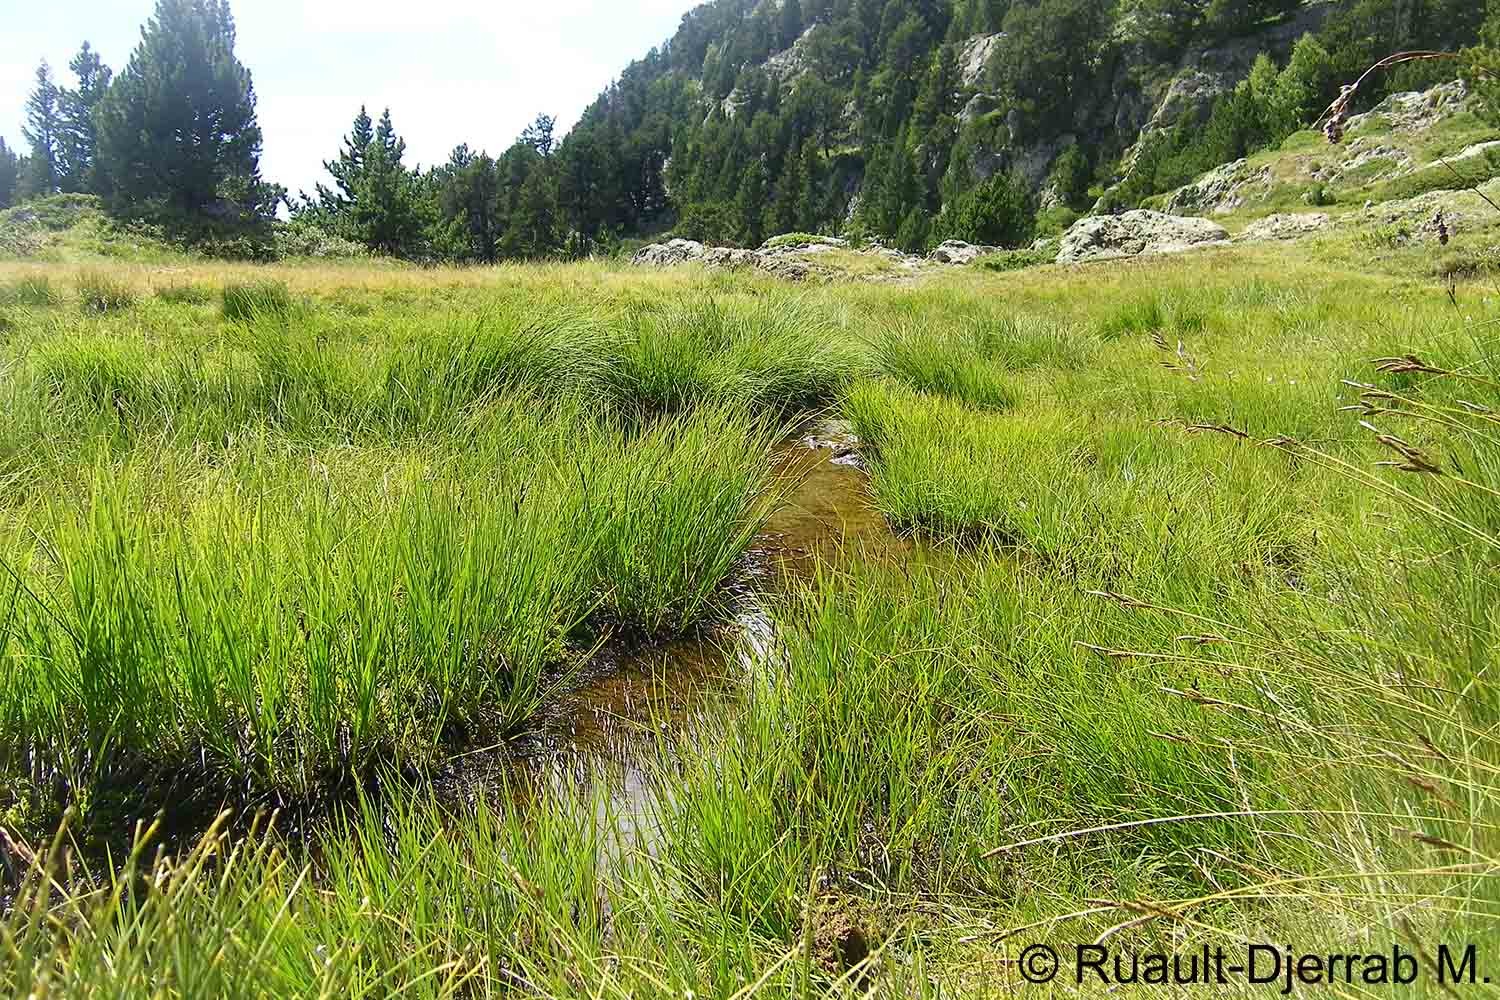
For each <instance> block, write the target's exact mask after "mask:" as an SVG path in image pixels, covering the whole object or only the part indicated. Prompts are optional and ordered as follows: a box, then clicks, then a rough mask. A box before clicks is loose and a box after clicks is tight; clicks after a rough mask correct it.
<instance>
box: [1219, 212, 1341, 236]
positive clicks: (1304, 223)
mask: <svg viewBox="0 0 1500 1000" xmlns="http://www.w3.org/2000/svg"><path fill="white" fill-rule="evenodd" d="M1332 223H1333V220H1332V219H1330V218H1329V217H1328V214H1327V213H1326V212H1294V213H1289V214H1286V215H1268V216H1266V217H1265V218H1264V219H1257V220H1256V221H1254V222H1252V223H1250V225H1248V226H1246V227H1245V231H1244V232H1242V233H1240V235H1239V239H1240V240H1242V241H1246V242H1256V241H1262V240H1295V239H1298V238H1299V237H1302V236H1309V235H1311V234H1313V233H1317V232H1322V231H1323V230H1324V229H1327V228H1328V227H1329V226H1330V225H1332Z"/></svg>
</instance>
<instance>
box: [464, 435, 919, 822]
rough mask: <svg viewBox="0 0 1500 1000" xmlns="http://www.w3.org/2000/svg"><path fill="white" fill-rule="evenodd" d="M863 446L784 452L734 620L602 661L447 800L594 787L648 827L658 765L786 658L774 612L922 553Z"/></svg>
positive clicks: (606, 655) (736, 592)
mask: <svg viewBox="0 0 1500 1000" xmlns="http://www.w3.org/2000/svg"><path fill="white" fill-rule="evenodd" d="M858 445H859V442H858V440H857V439H856V438H855V437H854V435H853V432H852V429H851V428H850V427H849V425H848V424H847V423H846V422H845V421H842V420H838V419H834V418H827V417H825V418H819V419H816V420H813V421H811V422H809V423H807V424H805V425H803V426H802V427H801V428H800V430H799V431H798V432H797V433H795V434H793V435H791V436H790V437H789V438H788V440H787V441H785V442H784V443H783V444H782V445H780V446H779V447H778V448H777V449H776V452H775V454H774V456H773V469H772V471H773V474H774V475H775V477H776V479H777V481H778V487H779V490H780V492H781V494H782V496H783V501H782V503H781V504H780V505H779V506H778V508H777V509H776V510H775V512H774V513H773V514H772V515H771V516H770V518H769V519H768V521H767V523H766V525H765V527H764V529H763V530H762V531H761V532H760V533H759V534H758V535H757V536H756V539H755V541H754V543H753V545H752V546H751V548H750V550H749V551H748V552H747V554H746V556H745V558H744V559H743V560H742V563H741V565H740V567H739V569H738V571H737V573H736V575H735V577H734V579H733V580H732V581H731V582H730V585H729V587H728V589H727V593H726V599H727V604H728V606H729V609H730V611H731V613H730V614H729V615H728V617H727V620H726V621H725V622H724V623H722V624H721V625H719V626H718V627H717V628H714V629H710V630H706V631H704V632H703V633H701V634H695V635H691V636H688V637H684V638H679V639H674V640H671V641H669V642H658V643H652V644H649V645H646V646H644V647H641V648H606V649H605V650H603V651H601V653H600V654H599V655H597V656H595V657H594V658H593V659H592V660H591V661H590V663H589V664H588V665H587V666H586V667H585V668H584V669H583V671H582V672H581V673H580V674H579V675H577V676H576V677H574V678H573V680H572V682H571V683H570V685H569V686H568V688H567V689H566V690H564V691H562V692H560V693H559V695H558V696H557V697H555V698H554V699H552V701H551V702H550V703H549V705H548V707H547V708H545V709H544V710H543V711H542V712H541V713H540V715H539V716H538V718H537V720H536V722H535V724H534V725H533V726H532V727H531V728H530V729H529V730H528V731H527V732H525V733H523V734H521V735H520V736H519V737H517V738H515V739H512V740H510V741H508V743H507V745H506V746H505V747H503V748H501V747H496V748H481V749H479V750H473V751H469V752H468V753H464V754H460V755H458V756H456V757H455V758H454V759H453V760H452V761H451V762H450V764H449V766H448V767H447V768H445V770H444V774H443V777H442V778H441V779H440V781H439V785H440V787H441V788H442V789H443V791H444V795H445V797H457V798H459V799H470V798H473V797H475V796H479V795H484V794H487V793H489V792H492V791H493V790H494V789H495V788H496V787H499V786H505V787H507V788H508V789H509V790H510V792H511V794H512V798H513V801H516V802H518V803H520V804H521V805H523V806H524V803H525V802H526V801H528V800H532V799H534V798H536V797H540V796H546V795H548V794H553V793H555V792H557V791H558V790H559V789H560V788H562V787H563V786H564V785H565V784H566V783H576V784H578V785H582V786H591V785H592V786H593V787H594V791H595V795H596V801H597V802H598V803H599V806H600V808H601V810H607V811H608V813H609V817H608V819H609V821H610V823H611V824H612V825H613V826H614V827H615V828H616V830H617V832H618V833H621V834H629V833H630V832H632V831H636V830H638V829H639V827H640V822H641V820H642V818H643V817H645V816H647V815H648V814H649V812H650V810H651V807H652V804H653V794H654V793H653V785H654V783H653V782H652V780H651V777H650V770H651V768H652V767H654V766H658V765H659V764H661V763H662V762H663V761H668V760H670V759H671V758H672V756H673V755H675V754H676V753H677V752H678V751H679V750H680V749H681V748H682V746H683V743H684V741H688V740H693V739H696V738H699V737H700V736H702V735H703V734H708V733H712V732H713V731H714V730H715V728H716V727H718V726H721V725H722V724H723V721H724V720H725V719H726V718H727V717H728V716H729V714H730V713H731V712H732V710H733V706H734V704H735V701H736V698H737V696H738V694H739V693H740V692H741V691H742V689H743V682H744V681H745V680H746V679H747V678H748V677H749V676H750V675H751V674H752V673H753V672H754V671H756V670H758V669H761V668H763V667H764V666H765V665H766V664H767V663H768V662H770V661H771V660H772V659H773V657H774V655H775V649H776V647H777V641H776V635H775V626H774V624H773V621H772V618H771V615H770V614H769V612H768V605H769V604H770V603H771V602H773V601H775V600H776V599H777V597H778V596H779V595H781V594H784V593H786V592H787V590H788V589H789V588H791V587H795V586H799V585H802V584H806V583H809V582H811V581H812V580H813V579H814V577H815V575H816V574H817V572H818V570H819V567H820V566H821V567H835V566H837V565H838V563H839V561H840V560H842V559H845V558H870V557H877V558H878V557H889V556H892V555H898V556H899V555H905V554H907V553H908V552H909V551H910V549H911V548H912V546H913V545H915V544H916V543H914V542H912V541H910V540H908V539H905V538H901V537H898V536H897V535H895V534H893V533H892V532H891V530H890V528H889V526H888V524H887V522H886V520H885V518H884V517H883V516H882V515H881V514H880V512H879V511H878V510H877V509H876V508H875V506H874V503H873V502H872V499H871V497H870V493H869V481H868V476H867V474H866V473H865V471H864V468H863V463H862V461H861V458H860V455H859V451H858ZM601 783H602V785H603V787H602V788H601V787H599V785H600V784H601Z"/></svg>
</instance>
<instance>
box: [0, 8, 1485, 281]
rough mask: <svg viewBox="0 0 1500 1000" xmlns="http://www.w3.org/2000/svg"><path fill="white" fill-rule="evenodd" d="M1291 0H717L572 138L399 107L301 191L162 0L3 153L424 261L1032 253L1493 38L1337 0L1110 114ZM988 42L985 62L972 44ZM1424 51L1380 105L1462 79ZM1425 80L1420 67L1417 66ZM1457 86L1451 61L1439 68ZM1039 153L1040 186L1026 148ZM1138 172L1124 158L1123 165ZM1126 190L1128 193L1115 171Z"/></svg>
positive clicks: (210, 47) (236, 87)
mask: <svg viewBox="0 0 1500 1000" xmlns="http://www.w3.org/2000/svg"><path fill="white" fill-rule="evenodd" d="M1300 7H1301V3H1300V2H1299V0H713V2H709V3H705V4H703V5H701V6H699V7H698V8H696V9H694V10H693V11H691V12H689V13H688V14H687V15H686V16H685V17H684V18H683V21H682V25H681V27H680V28H679V30H678V31H677V33H676V34H675V35H674V36H673V37H672V38H671V39H670V40H669V41H668V42H667V43H665V44H664V45H662V46H661V47H659V48H657V49H654V50H652V51H651V52H650V53H649V54H648V55H647V56H646V57H645V58H643V59H642V60H639V61H637V62H635V63H632V64H631V65H630V66H629V67H627V68H626V69H625V70H624V72H623V73H622V74H621V76H620V78H619V79H618V80H617V81H616V82H615V83H614V84H612V85H611V86H610V87H609V88H608V89H607V90H606V91H605V92H604V93H603V94H602V95H601V96H600V97H599V98H598V100H597V101H596V102H595V103H594V104H593V105H592V106H591V107H589V108H588V109H587V110H586V111H585V113H584V114H583V116H582V118H581V119H580V121H579V123H578V124H577V125H576V126H575V127H574V128H573V129H572V130H571V131H570V132H569V133H568V134H567V135H566V136H563V137H559V136H557V135H556V134H555V121H554V119H552V118H550V117H547V116H539V117H538V118H537V119H536V121H535V122H534V123H533V124H532V125H531V126H530V127H529V128H527V129H526V131H525V132H524V133H523V134H522V135H521V136H519V137H518V138H517V140H516V141H515V142H514V143H513V144H512V145H511V146H510V147H509V148H507V149H505V150H504V151H502V152H500V153H499V154H498V155H494V156H492V155H490V153H489V152H487V151H484V150H476V149H474V148H472V147H470V146H468V145H459V146H457V147H456V148H455V149H454V150H453V152H452V154H451V155H450V157H449V158H448V160H447V162H445V163H442V164H438V165H435V166H431V167H428V168H426V169H420V168H417V167H414V166H412V165H409V164H408V163H407V162H406V144H405V142H404V141H403V140H402V138H401V136H400V134H399V133H398V131H397V126H396V123H395V122H393V121H392V118H391V115H390V112H389V110H386V111H385V112H384V113H383V114H381V115H380V117H379V119H378V120H376V119H374V118H372V116H371V114H370V113H369V111H368V110H367V109H364V108H361V109H359V111H358V113H357V114H356V115H355V116H354V118H353V121H352V123H351V126H350V129H349V131H348V133H347V134H346V135H345V136H343V137H342V141H341V142H337V140H335V141H334V142H331V143H330V146H334V145H335V144H336V145H337V149H336V151H332V150H331V151H332V152H333V156H332V158H331V159H330V160H329V161H327V163H326V164H325V166H326V169H327V173H328V175H329V178H330V179H329V181H328V182H327V183H325V184H321V185H319V186H317V188H316V189H315V190H314V191H313V192H312V193H310V194H308V193H303V194H299V195H298V196H296V197H289V196H288V193H287V192H286V191H285V190H284V189H283V188H281V187H279V186H277V185H275V184H272V183H269V182H267V181H266V180H264V179H263V178H262V177H261V174H260V166H259V162H260V153H261V147H262V142H263V137H262V134H261V131H260V127H259V125H258V123H257V120H256V114H255V91H254V86H253V82H252V79H251V75H250V72H249V71H248V70H247V69H246V68H245V67H244V66H243V65H242V64H241V63H240V62H239V61H238V59H237V58H236V57H235V54H234V43H235V31H234V21H233V18H232V16H231V14H230V11H229V6H228V3H227V0H158V3H157V5H156V9H155V13H154V14H153V16H152V17H151V19H150V20H149V21H148V22H147V24H146V25H145V26H144V28H143V30H142V36H141V42H140V44H139V45H138V46H137V48H136V49H135V51H134V52H133V53H132V55H131V57H130V59H129V61H128V63H127V65H126V66H125V68H124V69H123V70H122V71H120V72H119V73H118V74H115V73H113V72H112V71H111V69H110V67H109V66H107V65H106V64H105V63H104V62H103V60H102V59H101V58H100V56H99V54H98V53H96V52H95V51H94V50H93V49H92V48H91V47H90V46H89V45H88V44H87V43H85V44H84V45H83V46H82V48H81V49H80V51H79V53H78V55H77V56H76V57H75V58H74V59H73V60H72V61H71V62H70V64H69V71H70V73H71V79H70V80H68V81H66V82H59V81H58V80H56V79H55V78H54V75H53V73H52V71H51V69H50V68H49V67H48V66H47V65H46V64H45V63H44V64H43V65H42V66H41V67H39V68H38V70H37V76H36V84H35V87H34V89H33V91H32V93H31V95H30V97H29V99H28V101H27V104H26V108H25V128H24V133H23V134H24V136H25V138H26V141H27V143H28V144H29V148H28V149H27V150H26V151H25V152H24V153H22V152H18V151H12V150H9V149H6V148H5V147H4V145H3V143H0V207H4V206H5V205H8V204H13V203H15V202H17V201H19V200H24V199H26V198H32V197H39V196H44V195H48V194H53V193H59V192H63V193H72V192H77V193H86V194H94V195H97V196H99V197H100V198H101V199H102V200H103V203H104V204H105V205H106V206H107V207H108V208H109V209H110V210H111V211H112V212H114V213H117V214H120V215H125V216H130V217H144V218H149V219H153V220H157V221H164V222H167V223H171V224H173V225H176V226H178V227H181V228H184V229H186V230H188V231H193V230H194V229H195V228H202V227H214V226H219V227H255V226H265V225H267V224H268V223H269V222H270V220H271V219H273V218H274V216H275V215H276V213H277V211H278V208H279V207H281V206H284V207H285V209H286V210H287V212H288V214H289V216H290V220H291V221H290V222H289V223H286V224H285V225H286V226H287V227H289V229H290V230H291V231H293V232H299V231H300V232H305V233H307V234H309V235H314V236H315V235H319V234H327V235H332V236H337V237H339V238H342V239H344V240H347V241H350V242H352V243H355V244H359V245H361V246H363V247H365V248H367V249H369V250H370V251H373V252H376V253H382V254H390V255H394V256H400V257H406V258H410V259H416V260H434V261H459V262H475V263H493V262H496V261H500V260H510V259H536V258H545V257H566V256H576V255H580V254H587V253H591V252H595V251H597V250H599V249H601V248H603V249H608V248H610V247H612V246H613V245H614V244H616V243H617V242H618V241H620V240H621V239H623V238H629V237H633V236H640V235H648V234H657V233H662V232H667V231H670V232H673V233H676V234H678V235H683V236H690V237H694V238H698V239H703V240H707V241H712V242H718V243H730V244H746V245H754V244H758V243H759V242H761V241H763V240H764V239H766V238H767V237H769V236H774V235H778V234H781V233H786V232H792V231H809V232H826V233H835V234H841V235H854V236H873V237H879V238H882V239H884V240H886V241H887V242H892V243H895V244H897V245H900V246H902V247H904V248H907V249H921V248H923V247H926V246H930V245H932V244H934V243H936V242H938V241H940V240H942V239H947V238H959V239H966V240H970V241H973V242H984V243H995V244H1004V245H1020V244H1023V243H1025V242H1026V241H1028V240H1029V239H1030V238H1031V237H1032V235H1033V233H1034V232H1035V231H1036V229H1037V227H1038V225H1039V224H1043V225H1045V224H1047V223H1048V221H1049V220H1050V221H1051V222H1052V223H1054V224H1055V223H1056V221H1057V219H1058V218H1059V217H1061V218H1062V219H1063V220H1064V221H1065V220H1066V219H1067V218H1071V217H1072V216H1074V215H1076V214H1077V213H1078V212H1080V211H1084V210H1087V209H1088V208H1089V207H1091V206H1093V205H1094V204H1095V202H1096V201H1097V200H1099V199H1100V196H1101V195H1102V194H1104V193H1105V192H1106V191H1109V197H1108V198H1106V199H1105V200H1104V206H1105V207H1116V206H1119V207H1130V206H1133V205H1136V204H1139V203H1140V202H1141V201H1143V200H1144V199H1146V198H1148V197H1150V196H1152V195H1154V194H1157V193H1160V192H1162V191H1166V190H1170V189H1171V188H1172V187H1175V186H1177V185H1179V184H1182V183H1185V182H1186V181H1188V180H1190V179H1191V178H1192V177H1193V176H1195V175H1196V174H1197V173H1199V172H1201V171H1202V170H1205V169H1208V168H1210V167H1212V166H1215V165H1217V164H1219V163H1223V162H1227V161H1229V160H1232V159H1235V158H1237V157H1240V156H1244V155H1248V154H1249V153H1251V152H1254V151H1255V150H1257V149H1260V148H1265V147H1266V146H1269V145H1273V144H1275V143H1278V142H1280V141H1281V140H1282V139H1284V138H1285V137H1286V136H1287V135H1289V134H1290V133H1291V132H1293V131H1295V130H1297V129H1299V128H1303V127H1305V126H1306V125H1308V124H1309V123H1310V122H1311V121H1312V120H1313V119H1314V118H1315V117H1316V116H1317V114H1318V112H1319V111H1320V110H1321V109H1322V108H1323V107H1326V106H1327V104H1328V103H1329V101H1331V100H1332V98H1333V97H1335V96H1337V94H1338V88H1339V86H1340V85H1341V84H1342V83H1343V82H1346V81H1348V80H1351V79H1353V78H1354V77H1355V76H1357V75H1358V74H1359V72H1360V71H1361V70H1362V69H1363V68H1364V66H1366V65H1368V64H1369V63H1371V62H1374V61H1375V60H1376V59H1378V58H1380V57H1381V56H1383V55H1385V54H1387V53H1389V52H1391V51H1395V50H1398V49H1403V48H1454V47H1458V46H1465V45H1471V46H1472V45H1474V44H1475V43H1476V42H1478V40H1479V39H1480V37H1481V33H1482V32H1488V33H1489V34H1488V35H1487V36H1486V37H1487V38H1488V40H1489V44H1490V46H1491V47H1490V48H1484V47H1477V48H1474V49H1472V50H1471V51H1472V53H1473V54H1474V58H1473V59H1472V60H1471V64H1472V65H1475V66H1478V65H1481V64H1482V63H1483V59H1484V58H1488V57H1484V56H1483V54H1485V53H1493V52H1494V45H1495V43H1496V41H1497V40H1500V39H1497V37H1496V36H1497V35H1500V30H1497V28H1496V25H1497V24H1500V0H1484V2H1483V3H1478V2H1475V0H1340V2H1338V3H1336V4H1334V5H1333V6H1332V7H1330V8H1328V10H1330V11H1331V13H1330V14H1329V15H1328V16H1327V17H1326V18H1325V19H1324V20H1323V21H1322V24H1321V27H1320V29H1319V30H1318V31H1317V33H1316V34H1309V35H1307V36H1306V37H1304V38H1303V39H1302V40H1301V41H1300V42H1299V43H1298V44H1297V45H1296V47H1295V49H1293V50H1292V52H1291V54H1290V58H1289V60H1288V62H1287V64H1286V65H1285V66H1279V65H1277V64H1276V63H1275V62H1274V61H1273V60H1272V59H1271V57H1270V56H1269V55H1266V54H1264V53H1263V54H1262V55H1261V56H1260V58H1259V59H1258V60H1257V61H1256V62H1255V65H1254V68H1253V69H1252V70H1251V71H1250V73H1249V76H1248V77H1247V79H1246V80H1244V81H1243V82H1242V83H1241V84H1240V85H1239V87H1237V88H1236V89H1234V90H1233V91H1232V92H1231V93H1229V94H1227V95H1225V96H1224V97H1223V98H1222V99H1220V100H1219V101H1218V103H1217V104H1216V105H1215V106H1214V108H1213V111H1212V114H1211V115H1210V116H1209V117H1208V119H1207V121H1206V122H1205V121H1184V122H1183V123H1182V124H1181V125H1180V126H1179V127H1177V128H1175V129H1169V130H1163V131H1159V132H1156V133H1153V134H1152V135H1151V136H1150V137H1149V138H1148V139H1147V140H1145V141H1143V142H1142V143H1141V144H1140V145H1139V147H1137V148H1134V149H1132V146H1134V144H1135V141H1136V137H1135V136H1134V135H1127V134H1123V133H1122V131H1121V130H1119V129H1115V128H1111V127H1110V123H1103V124H1102V125H1101V124H1100V123H1098V122H1093V121H1090V120H1089V119H1088V115H1089V114H1090V113H1092V112H1093V111H1094V110H1095V109H1097V108H1098V107H1099V106H1103V105H1107V103H1108V98H1109V96H1110V94H1109V91H1110V88H1111V87H1113V86H1114V85H1115V83H1116V81H1117V80H1119V79H1120V78H1121V75H1122V73H1124V74H1125V75H1126V76H1127V77H1128V76H1129V74H1132V73H1143V72H1147V71H1150V72H1158V73H1160V72H1170V71H1171V69H1172V68H1173V67H1175V66H1176V65H1177V63H1178V62H1179V61H1180V60H1181V59H1182V58H1183V56H1184V54H1185V53H1186V52H1188V51H1189V49H1190V48H1191V47H1194V46H1198V47H1206V46H1213V45H1219V44H1223V43H1224V42H1225V41H1226V40H1230V39H1234V38H1236V37H1239V36H1243V35H1245V34H1246V33H1249V32H1254V31H1258V30H1260V29H1262V28H1263V27H1266V26H1269V25H1272V24H1275V23H1278V22H1281V21H1284V20H1285V19H1287V18H1289V17H1291V16H1294V15H1296V14H1297V12H1298V9H1299V8H1300ZM981 35H984V36H989V37H990V41H991V43H992V44H991V48H992V53H991V55H990V58H989V59H988V61H987V63H986V64H985V65H984V66H982V67H980V70H981V72H980V73H979V78H978V80H977V81H976V80H975V79H974V76H973V70H974V67H972V66H964V65H962V63H963V62H964V61H965V60H970V59H972V58H973V52H974V49H973V47H972V45H971V40H972V39H974V38H976V37H977V36H981ZM1453 72H1454V70H1453V68H1452V67H1451V66H1443V67H1435V66H1434V65H1433V64H1421V65H1418V66H1416V67H1414V68H1409V69H1406V70H1403V71H1402V72H1401V73H1398V74H1394V75H1392V76H1391V77H1390V78H1388V79H1386V80H1383V81H1380V82H1379V83H1378V84H1377V86H1376V87H1373V88H1370V89H1369V90H1368V91H1367V92H1365V93H1363V94H1362V95H1361V96H1362V99H1364V100H1368V101H1373V100H1378V99H1379V98H1380V97H1381V96H1383V92H1384V91H1382V90H1381V89H1380V88H1381V87H1384V88H1385V89H1386V90H1389V89H1393V88H1397V87H1401V88H1405V87H1412V86H1420V85H1423V84H1425V83H1429V82H1436V80H1437V79H1439V78H1451V76H1452V75H1453ZM1423 74H1425V76H1424V75H1423ZM1444 74H1446V77H1444V76H1443V75H1444ZM1021 149H1031V150H1048V151H1051V152H1050V155H1049V159H1050V162H1046V163H1044V164H1043V166H1044V169H1045V178H1044V180H1042V181H1041V182H1040V183H1038V182H1037V180H1036V178H1035V177H1032V178H1029V179H1028V178H1024V177H1022V176H1020V175H1019V173H1018V172H1017V170H1016V163H1015V162H1013V157H1014V152H1015V151H1016V150H1021ZM1127 168H1128V169H1127ZM1122 180H1123V183H1119V182H1120V181H1122Z"/></svg>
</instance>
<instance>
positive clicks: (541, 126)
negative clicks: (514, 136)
mask: <svg viewBox="0 0 1500 1000" xmlns="http://www.w3.org/2000/svg"><path fill="white" fill-rule="evenodd" d="M556 128H557V119H556V118H554V117H552V116H551V115H537V116H536V120H535V121H533V122H532V123H531V124H530V125H528V126H526V130H525V131H524V132H522V133H521V141H522V142H523V143H525V144H526V145H528V146H530V147H531V148H532V149H534V150H536V151H537V152H538V153H541V154H542V155H543V156H551V155H552V146H553V138H552V133H553V131H554V130H555V129H556Z"/></svg>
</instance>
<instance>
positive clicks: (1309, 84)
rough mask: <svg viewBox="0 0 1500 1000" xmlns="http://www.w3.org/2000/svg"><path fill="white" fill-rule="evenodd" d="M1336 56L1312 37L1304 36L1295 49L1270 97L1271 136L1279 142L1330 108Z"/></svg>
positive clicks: (1277, 79)
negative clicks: (1330, 53) (1334, 57)
mask: <svg viewBox="0 0 1500 1000" xmlns="http://www.w3.org/2000/svg"><path fill="white" fill-rule="evenodd" d="M1333 72H1334V66H1333V57H1332V56H1330V55H1329V54H1328V50H1327V49H1325V48H1323V46H1322V45H1320V44H1318V40H1317V39H1316V38H1314V37H1313V36H1312V35H1303V36H1302V38H1301V39H1300V40H1298V42H1297V47H1296V48H1294V49H1293V50H1292V58H1291V60H1290V61H1289V62H1288V63H1287V65H1286V69H1284V70H1282V71H1281V75H1280V76H1278V77H1277V78H1276V86H1275V88H1274V89H1273V90H1272V92H1271V94H1270V95H1269V117H1270V119H1271V124H1272V135H1273V137H1274V140H1275V141H1277V142H1279V141H1281V140H1282V139H1285V138H1286V137H1287V136H1289V135H1291V134H1292V133H1293V132H1295V131H1297V130H1298V129H1300V128H1305V127H1306V126H1308V125H1310V124H1312V121H1313V119H1314V118H1315V117H1317V115H1318V113H1319V112H1320V111H1321V110H1322V109H1323V108H1325V107H1327V106H1328V102H1329V100H1330V99H1331V97H1332V95H1330V94H1329V90H1330V85H1331V81H1332V80H1333Z"/></svg>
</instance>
